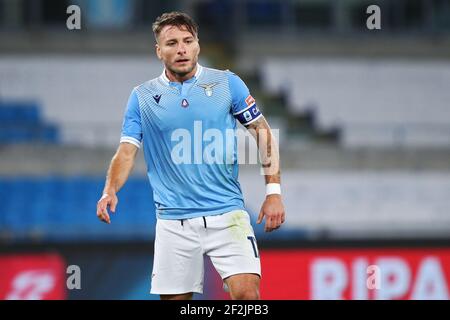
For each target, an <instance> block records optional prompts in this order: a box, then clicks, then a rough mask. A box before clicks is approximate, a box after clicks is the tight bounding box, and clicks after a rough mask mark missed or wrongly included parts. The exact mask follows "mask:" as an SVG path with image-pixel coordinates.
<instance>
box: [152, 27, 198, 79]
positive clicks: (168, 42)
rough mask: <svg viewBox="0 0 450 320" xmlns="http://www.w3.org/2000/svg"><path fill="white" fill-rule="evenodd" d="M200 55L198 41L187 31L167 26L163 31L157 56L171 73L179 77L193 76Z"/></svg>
mask: <svg viewBox="0 0 450 320" xmlns="http://www.w3.org/2000/svg"><path fill="white" fill-rule="evenodd" d="M199 53H200V45H199V43H198V39H197V37H196V36H194V35H192V33H190V32H189V31H187V29H185V28H182V29H180V28H178V27H176V26H165V27H164V28H163V29H162V30H161V33H160V34H159V37H158V43H157V45H156V54H157V55H158V58H159V59H160V60H162V61H163V62H164V65H165V67H166V69H167V70H168V71H169V72H171V73H173V74H175V75H177V76H179V77H186V76H189V77H190V76H193V73H194V69H195V67H196V65H197V61H198V55H199ZM191 73H192V74H191Z"/></svg>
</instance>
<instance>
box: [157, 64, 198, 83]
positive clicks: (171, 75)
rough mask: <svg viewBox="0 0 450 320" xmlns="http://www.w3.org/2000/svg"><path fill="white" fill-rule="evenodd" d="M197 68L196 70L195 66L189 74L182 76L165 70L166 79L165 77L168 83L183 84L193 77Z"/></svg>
mask: <svg viewBox="0 0 450 320" xmlns="http://www.w3.org/2000/svg"><path fill="white" fill-rule="evenodd" d="M197 68H198V66H197V65H196V66H195V67H194V69H192V71H191V72H189V73H187V74H184V75H180V74H177V73H173V72H171V71H170V70H168V69H165V72H166V77H167V79H169V81H170V82H184V81H186V80H189V79H190V78H192V77H193V76H195V73H196V72H197Z"/></svg>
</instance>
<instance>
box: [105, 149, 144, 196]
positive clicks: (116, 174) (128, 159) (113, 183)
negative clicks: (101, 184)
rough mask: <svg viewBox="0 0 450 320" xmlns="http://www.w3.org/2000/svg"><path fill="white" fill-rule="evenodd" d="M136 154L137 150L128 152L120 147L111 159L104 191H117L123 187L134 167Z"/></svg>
mask: <svg viewBox="0 0 450 320" xmlns="http://www.w3.org/2000/svg"><path fill="white" fill-rule="evenodd" d="M125 148H126V147H125ZM128 148H129V146H128ZM135 156H136V153H135V152H129V150H128V152H126V151H124V148H123V147H122V146H120V147H119V149H118V150H117V152H116V154H115V155H114V157H113V158H112V160H111V164H110V166H109V169H108V174H107V176H106V183H105V188H104V190H103V193H117V192H118V191H119V190H120V188H122V186H123V185H124V184H125V182H126V181H127V179H128V176H129V175H130V172H131V170H132V169H133V166H134V160H135Z"/></svg>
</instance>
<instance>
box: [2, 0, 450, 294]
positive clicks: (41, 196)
mask: <svg viewBox="0 0 450 320" xmlns="http://www.w3.org/2000/svg"><path fill="white" fill-rule="evenodd" d="M70 5H77V6H79V8H80V13H81V18H80V27H81V29H79V30H78V29H74V30H69V29H68V28H67V25H66V22H67V20H68V19H69V18H70V17H71V16H72V14H73V11H70V13H67V8H68V7H69V6H70ZM369 5H377V6H378V7H379V8H380V19H381V24H380V26H381V29H374V30H370V29H369V28H368V27H367V19H369V17H370V16H371V15H372V12H371V13H367V11H366V10H367V8H368V6H369ZM172 10H178V11H184V12H186V13H188V14H190V15H191V16H192V17H193V18H194V19H195V20H196V21H197V23H198V24H199V26H200V32H199V37H200V44H201V48H202V53H201V63H202V64H203V65H204V66H208V67H213V68H219V69H230V70H232V71H234V72H235V73H237V74H239V75H240V76H241V77H242V78H243V79H244V80H245V81H246V83H247V85H248V86H249V88H250V91H251V93H252V95H253V96H254V97H255V98H256V100H257V102H258V105H259V106H260V108H261V109H262V111H263V113H264V115H265V116H266V118H267V119H268V120H269V123H270V124H271V126H272V128H275V129H279V130H280V131H279V132H280V136H279V139H280V151H281V159H282V186H283V199H284V203H285V206H286V212H287V221H286V223H285V225H284V226H283V227H282V228H281V229H280V230H278V231H276V232H275V233H270V234H265V233H264V232H263V227H262V226H260V225H254V226H255V231H256V237H257V239H258V240H259V250H260V255H261V262H262V268H263V280H262V287H261V296H262V298H263V299H449V297H450V295H449V294H450V293H449V285H450V1H449V0H427V1H425V0H395V1H394V0H384V1H375V0H372V1H365V0H334V1H332V0H314V1H313V0H286V1H281V0H280V1H277V0H260V1H258V0H242V1H238V0H221V1H219V0H189V1H181V0H172V1H144V0H134V1H133V0H129V1H127V0H78V1H76V0H72V1H68V0H54V1H52V0H0V299H157V298H158V296H153V295H149V294H148V291H149V288H150V274H151V268H152V262H153V239H154V232H155V212H154V206H153V202H152V191H151V188H150V185H149V183H148V181H147V178H146V174H145V173H146V172H145V171H146V169H145V163H144V160H143V156H142V153H139V155H138V160H137V164H136V166H135V168H134V171H133V176H132V177H130V179H129V180H128V182H127V184H126V185H125V186H124V188H123V189H122V190H121V191H120V192H119V205H118V210H117V213H116V215H114V216H113V217H112V224H111V225H105V224H103V223H100V222H99V221H98V220H97V217H96V214H95V212H96V203H97V200H98V199H99V197H100V195H101V192H102V189H103V184H104V177H105V174H106V170H107V168H108V165H109V162H110V160H111V157H112V156H113V154H114V152H115V149H116V148H117V146H118V142H119V139H120V131H121V122H122V117H123V113H124V110H125V106H126V102H127V99H128V96H129V94H130V92H131V90H132V88H133V87H134V86H136V85H138V84H140V83H142V82H145V81H146V80H149V79H152V78H155V77H157V76H159V75H160V73H161V71H162V65H161V63H160V62H159V61H158V60H157V59H156V57H155V54H154V44H155V42H154V38H153V34H152V32H151V24H152V22H153V21H154V20H155V18H156V17H157V16H159V15H160V14H162V13H163V12H167V11H172ZM240 181H241V185H242V188H243V192H244V196H245V199H246V206H247V209H248V211H249V212H250V214H251V216H252V220H253V222H254V221H255V220H256V217H257V215H258V213H259V209H260V206H261V204H262V202H263V200H264V182H263V181H264V180H263V177H262V176H260V175H259V168H258V166H256V165H241V171H240ZM205 265H206V270H207V272H206V282H205V293H204V294H203V295H196V298H197V299H226V298H227V295H226V294H225V293H224V292H223V290H222V285H221V281H220V279H219V277H218V275H217V274H216V272H215V271H214V270H213V269H212V267H211V264H210V262H209V261H208V260H207V259H206V260H205ZM69 266H78V267H79V271H80V272H81V278H80V282H79V283H78V284H79V286H78V289H77V288H75V289H70V287H71V286H70V285H69V287H68V286H67V283H72V284H73V283H75V287H77V284H76V281H75V282H73V281H74V278H73V277H72V278H71V276H72V275H74V273H73V271H71V270H73V268H68V267H69ZM72 288H73V286H72Z"/></svg>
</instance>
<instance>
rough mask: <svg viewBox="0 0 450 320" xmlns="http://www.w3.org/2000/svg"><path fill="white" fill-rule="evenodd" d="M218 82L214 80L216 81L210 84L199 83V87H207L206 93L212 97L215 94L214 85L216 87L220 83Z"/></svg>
mask: <svg viewBox="0 0 450 320" xmlns="http://www.w3.org/2000/svg"><path fill="white" fill-rule="evenodd" d="M218 84H219V83H218V82H214V83H210V84H199V85H198V86H199V87H202V88H203V89H205V94H206V96H207V97H211V96H212V95H213V89H212V88H213V87H215V86H216V85H218Z"/></svg>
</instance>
